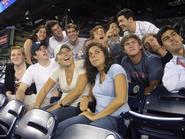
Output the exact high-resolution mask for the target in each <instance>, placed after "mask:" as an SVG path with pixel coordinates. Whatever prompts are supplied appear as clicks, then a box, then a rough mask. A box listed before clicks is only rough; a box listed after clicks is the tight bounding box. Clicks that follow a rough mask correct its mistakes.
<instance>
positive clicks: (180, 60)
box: [162, 45, 185, 93]
mask: <svg viewBox="0 0 185 139" xmlns="http://www.w3.org/2000/svg"><path fill="white" fill-rule="evenodd" d="M184 48H185V45H184ZM162 82H163V85H164V86H165V87H166V89H167V90H168V91H170V92H172V93H177V92H178V91H179V90H180V89H183V88H185V57H182V56H177V55H173V58H172V59H171V60H170V62H168V63H167V64H166V65H165V69H164V75H163V79H162Z"/></svg>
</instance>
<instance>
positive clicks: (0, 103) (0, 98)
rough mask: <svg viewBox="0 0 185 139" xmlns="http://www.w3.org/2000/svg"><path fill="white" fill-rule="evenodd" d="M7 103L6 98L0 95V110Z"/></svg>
mask: <svg viewBox="0 0 185 139" xmlns="http://www.w3.org/2000/svg"><path fill="white" fill-rule="evenodd" d="M7 102H8V98H7V96H5V95H4V94H0V109H1V108H2V107H4V106H5V105H6V104H7Z"/></svg>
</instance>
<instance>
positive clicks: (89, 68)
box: [84, 42, 113, 84]
mask: <svg viewBox="0 0 185 139" xmlns="http://www.w3.org/2000/svg"><path fill="white" fill-rule="evenodd" d="M93 46H97V47H99V48H100V49H101V50H102V51H103V53H104V55H105V68H104V71H105V73H107V71H108V70H109V68H110V67H111V65H112V64H113V58H112V55H111V54H110V53H109V51H108V49H107V47H106V46H104V45H103V44H101V43H95V42H93V43H90V44H89V45H88V46H87V49H86V58H85V65H84V66H85V69H86V74H87V78H88V81H89V83H90V84H94V83H95V79H96V75H97V73H98V70H97V68H96V67H94V66H93V65H92V64H91V62H90V60H89V50H90V48H91V47H93Z"/></svg>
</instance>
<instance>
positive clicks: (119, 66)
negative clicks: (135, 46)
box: [110, 64, 123, 70]
mask: <svg viewBox="0 0 185 139" xmlns="http://www.w3.org/2000/svg"><path fill="white" fill-rule="evenodd" d="M114 69H123V67H122V66H121V65H120V64H112V65H111V67H110V70H114Z"/></svg>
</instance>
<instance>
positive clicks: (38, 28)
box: [30, 25, 47, 42]
mask: <svg viewBox="0 0 185 139" xmlns="http://www.w3.org/2000/svg"><path fill="white" fill-rule="evenodd" d="M42 28H44V29H46V26H45V25H40V26H38V27H37V28H36V29H35V31H34V33H33V35H32V36H31V37H30V39H31V40H32V41H34V42H36V41H38V39H37V33H38V32H39V30H40V29H42ZM46 31H47V30H46ZM46 40H47V33H46V39H45V40H43V41H46Z"/></svg>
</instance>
